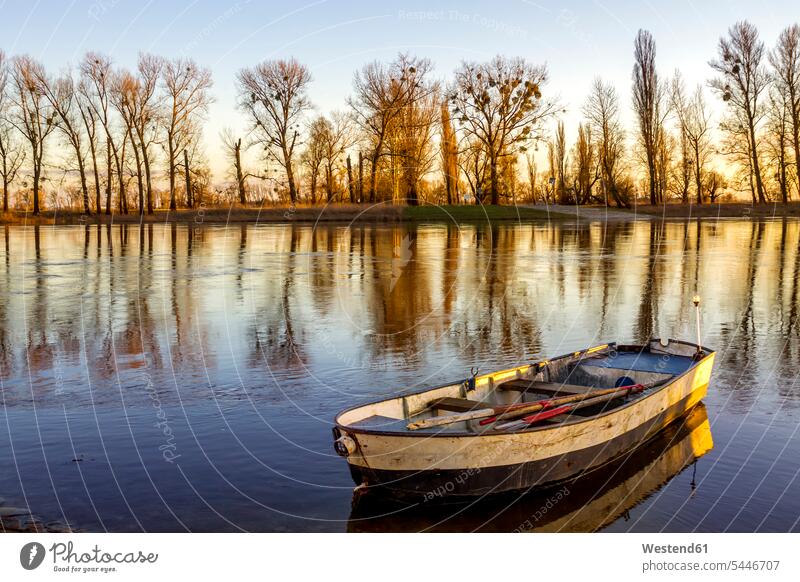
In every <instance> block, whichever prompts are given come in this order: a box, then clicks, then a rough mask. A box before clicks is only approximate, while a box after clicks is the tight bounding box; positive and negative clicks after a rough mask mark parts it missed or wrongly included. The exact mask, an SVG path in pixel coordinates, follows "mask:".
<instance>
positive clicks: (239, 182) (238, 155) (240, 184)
mask: <svg viewBox="0 0 800 582" xmlns="http://www.w3.org/2000/svg"><path fill="white" fill-rule="evenodd" d="M233 153H234V156H235V162H236V187H237V188H238V190H239V203H240V204H242V205H244V204H247V192H245V189H244V174H243V173H242V138H239V139H238V140H237V141H236V143H235V144H234V150H233Z"/></svg>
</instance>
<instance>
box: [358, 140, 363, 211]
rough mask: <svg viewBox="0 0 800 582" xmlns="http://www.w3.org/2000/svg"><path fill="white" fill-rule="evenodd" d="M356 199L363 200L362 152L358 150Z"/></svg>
mask: <svg viewBox="0 0 800 582" xmlns="http://www.w3.org/2000/svg"><path fill="white" fill-rule="evenodd" d="M358 201H359V202H364V154H363V152H358Z"/></svg>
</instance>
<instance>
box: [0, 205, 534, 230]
mask: <svg viewBox="0 0 800 582" xmlns="http://www.w3.org/2000/svg"><path fill="white" fill-rule="evenodd" d="M541 219H547V212H546V211H544V210H539V209H532V208H524V207H513V206H416V207H411V206H390V205H384V204H380V205H368V204H364V205H357V204H353V205H336V206H328V207H319V206H313V207H312V206H298V207H295V208H292V207H273V206H270V207H264V208H245V207H239V206H236V207H231V208H201V209H196V210H177V211H172V212H169V211H166V210H157V211H156V212H155V213H154V214H152V215H147V214H145V215H144V216H140V215H138V214H136V213H133V214H113V215H111V216H109V215H106V214H94V215H91V216H85V215H83V214H81V213H79V212H63V211H62V212H54V211H46V212H42V213H41V215H39V216H33V215H32V214H30V213H25V212H7V213H4V214H0V224H19V225H26V224H28V225H32V224H97V223H101V224H107V223H117V224H120V223H127V224H132V223H134V224H138V223H139V222H145V223H167V222H169V223H171V222H175V223H179V224H180V223H184V224H195V225H200V224H227V223H234V222H236V223H239V222H268V223H274V222H308V223H315V222H344V223H351V222H358V223H400V222H455V223H462V222H463V223H469V222H494V221H514V220H541Z"/></svg>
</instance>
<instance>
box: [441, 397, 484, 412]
mask: <svg viewBox="0 0 800 582" xmlns="http://www.w3.org/2000/svg"><path fill="white" fill-rule="evenodd" d="M486 406H487V404H486V403H485V402H478V401H477V400H467V399H466V398H437V399H436V400H433V401H431V402H430V404H428V407H429V408H433V409H439V410H447V411H448V412H470V411H471V410H480V409H481V408H486Z"/></svg>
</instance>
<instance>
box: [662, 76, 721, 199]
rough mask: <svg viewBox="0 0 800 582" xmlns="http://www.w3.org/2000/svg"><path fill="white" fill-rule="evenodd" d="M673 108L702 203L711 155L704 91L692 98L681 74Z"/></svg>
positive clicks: (697, 91) (676, 79)
mask: <svg viewBox="0 0 800 582" xmlns="http://www.w3.org/2000/svg"><path fill="white" fill-rule="evenodd" d="M670 99H671V102H672V109H673V110H674V112H675V117H676V118H677V120H678V129H679V131H680V132H681V134H682V136H683V137H684V139H685V140H686V145H687V147H688V151H689V154H690V156H691V157H690V158H689V162H688V165H689V166H690V167H691V168H693V169H694V180H695V191H696V195H697V203H698V204H702V203H703V184H704V179H703V178H704V176H703V174H704V172H705V165H706V162H707V160H708V157H709V156H710V154H711V140H710V132H711V114H710V112H709V111H708V108H707V107H706V101H705V99H704V98H703V88H702V87H701V86H700V85H698V86H697V88H696V89H695V92H694V94H693V95H692V96H691V97H689V96H688V95H687V94H686V87H685V86H684V83H683V78H682V77H681V75H680V73H678V72H676V73H675V77H674V78H673V80H672V91H671V97H670Z"/></svg>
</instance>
